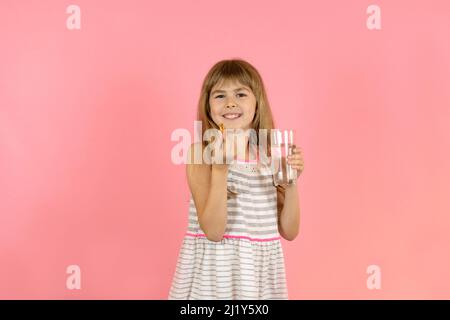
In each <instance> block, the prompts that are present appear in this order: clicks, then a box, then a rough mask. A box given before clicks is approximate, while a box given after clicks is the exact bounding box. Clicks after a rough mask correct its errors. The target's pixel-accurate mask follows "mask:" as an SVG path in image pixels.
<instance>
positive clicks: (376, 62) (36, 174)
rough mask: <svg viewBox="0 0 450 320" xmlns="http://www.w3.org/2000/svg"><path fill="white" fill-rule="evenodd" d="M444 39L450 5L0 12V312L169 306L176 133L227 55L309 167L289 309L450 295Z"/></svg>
mask: <svg viewBox="0 0 450 320" xmlns="http://www.w3.org/2000/svg"><path fill="white" fill-rule="evenodd" d="M70 4H77V5H79V6H80V8H81V30H73V31H71V30H68V29H67V28H66V18H67V17H68V16H69V15H68V14H66V7H67V6H68V5H70ZM371 4H377V5H379V6H380V7H381V23H382V29H381V30H378V31H377V30H373V31H371V30H368V29H367V27H366V19H367V17H368V15H367V13H366V8H367V7H368V6H369V5H371ZM449 31H450V3H449V2H448V1H445V0H442V1H425V0H424V1H376V2H372V1H360V0H358V1H356V0H354V1H314V2H313V1H296V0H295V1H294V0H292V1H277V2H273V1H260V0H251V1H237V0H231V1H226V2H219V1H205V0H197V1H158V2H156V1H132V0H127V1H75V2H69V1H15V0H7V1H5V0H3V1H1V3H0V43H1V48H2V49H1V50H0V298H3V299H10V298H25V299H29V298H36V299H44V298H55V299H79V298H85V299H93V298H101V299H109V298H114V299H116V298H117V299H122V298H123V299H131V298H135V299H166V298H167V295H168V290H169V287H170V282H171V279H172V276H173V272H174V270H175V264H176V259H177V255H178V250H179V248H180V245H181V241H182V238H183V235H184V232H185V228H186V227H187V217H188V202H187V201H188V196H189V194H188V187H187V184H186V180H185V171H184V170H185V168H184V166H177V165H174V164H172V163H171V159H170V152H171V149H172V147H173V146H174V145H175V142H172V141H171V140H170V135H171V133H172V131H173V130H175V129H177V128H187V129H189V130H190V131H191V132H192V131H193V120H194V117H195V113H196V106H197V99H198V96H199V93H200V86H201V82H202V80H203V77H204V76H205V74H206V72H207V71H208V70H209V68H210V67H211V66H212V65H213V64H214V63H215V62H217V61H218V60H221V59H225V58H232V57H240V58H243V59H246V60H248V61H249V62H250V63H252V64H254V65H255V67H256V68H257V69H258V70H259V71H260V73H261V75H262V77H263V79H264V81H265V84H266V87H267V91H268V95H269V99H270V102H271V104H272V108H273V112H274V115H275V119H276V121H277V123H278V126H279V127H281V128H293V129H295V130H296V131H297V136H296V140H297V143H298V145H300V147H301V148H302V149H303V152H304V160H305V170H304V172H303V174H302V176H301V177H300V179H299V187H298V190H299V194H300V202H301V203H300V207H301V229H300V235H299V236H298V238H297V239H296V240H295V241H293V242H288V241H284V240H283V247H284V250H285V255H286V266H287V278H288V288H289V297H290V299H313V298H314V299H315V298H324V299H330V298H336V299H348V298H355V299H394V298H408V299H409V298H411V299H418V298H425V299H431V298H438V299H442V298H447V299H448V298H450V255H449V244H450V215H449V213H450V197H449V195H450V194H449V193H450V192H449V191H450V161H449V156H450V129H449V128H448V126H449V123H450V90H449V88H450V42H449V41H448V35H449ZM71 264H76V265H79V266H80V268H81V276H82V278H81V281H82V282H81V283H82V288H81V290H68V289H67V288H66V278H67V277H68V275H67V274H66V268H67V266H69V265H71ZM372 264H375V265H378V266H379V267H380V268H381V273H382V278H381V279H382V280H381V283H382V288H381V290H369V289H368V288H367V286H366V279H367V277H368V274H367V273H366V268H367V267H368V266H369V265H372Z"/></svg>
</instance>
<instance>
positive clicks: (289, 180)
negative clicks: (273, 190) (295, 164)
mask: <svg viewBox="0 0 450 320" xmlns="http://www.w3.org/2000/svg"><path fill="white" fill-rule="evenodd" d="M270 137H271V143H270V153H271V169H272V174H273V182H274V185H275V186H278V185H281V186H286V185H290V184H296V181H297V170H295V169H294V168H292V166H291V165H290V164H288V163H287V156H290V155H292V154H293V149H294V147H295V145H294V130H280V129H272V130H271V131H270Z"/></svg>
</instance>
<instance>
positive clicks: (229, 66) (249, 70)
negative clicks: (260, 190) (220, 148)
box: [197, 59, 275, 152]
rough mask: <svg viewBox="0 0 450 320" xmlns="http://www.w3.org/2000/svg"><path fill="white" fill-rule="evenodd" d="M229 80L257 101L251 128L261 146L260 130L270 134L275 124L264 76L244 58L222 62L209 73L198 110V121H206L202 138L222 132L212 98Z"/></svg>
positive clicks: (203, 125) (204, 81) (203, 86)
mask: <svg viewBox="0 0 450 320" xmlns="http://www.w3.org/2000/svg"><path fill="white" fill-rule="evenodd" d="M227 80H231V81H236V82H239V83H240V84H242V85H245V86H247V87H249V88H250V89H251V90H252V92H253V94H254V96H255V98H256V109H255V116H254V118H253V121H252V125H251V128H252V129H254V130H255V131H256V135H257V139H258V140H257V143H259V134H258V133H259V129H268V131H270V129H273V128H274V125H275V124H274V120H273V117H272V111H271V109H270V104H269V100H268V99H267V94H266V90H265V88H264V83H263V80H262V78H261V75H260V74H259V72H258V70H256V68H255V67H253V66H252V65H251V64H250V63H248V62H247V61H245V60H242V59H230V60H222V61H219V62H217V63H216V64H215V65H213V66H212V68H211V69H210V70H209V72H208V73H207V74H206V77H205V79H204V80H203V85H202V89H201V92H200V99H199V102H198V111H197V120H198V121H201V122H202V137H203V134H204V133H205V131H206V130H208V129H211V128H215V129H219V126H218V125H217V124H216V123H215V122H214V120H213V119H212V117H211V106H210V105H209V98H210V94H211V90H212V88H213V87H214V86H215V85H216V84H219V85H220V84H222V83H223V82H225V81H227ZM206 143H207V142H206V141H204V142H203V144H204V145H205V144H206ZM268 145H270V135H269V136H268ZM269 152H270V150H269Z"/></svg>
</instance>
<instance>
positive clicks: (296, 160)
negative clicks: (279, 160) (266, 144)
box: [288, 145, 303, 179]
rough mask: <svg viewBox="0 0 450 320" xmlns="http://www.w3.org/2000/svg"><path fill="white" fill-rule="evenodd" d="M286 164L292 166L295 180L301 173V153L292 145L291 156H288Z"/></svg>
mask: <svg viewBox="0 0 450 320" xmlns="http://www.w3.org/2000/svg"><path fill="white" fill-rule="evenodd" d="M288 164H290V165H292V168H293V169H296V170H297V179H298V177H300V175H301V174H302V172H303V155H302V151H301V150H300V149H299V148H297V146H295V145H294V148H293V150H292V155H291V156H288Z"/></svg>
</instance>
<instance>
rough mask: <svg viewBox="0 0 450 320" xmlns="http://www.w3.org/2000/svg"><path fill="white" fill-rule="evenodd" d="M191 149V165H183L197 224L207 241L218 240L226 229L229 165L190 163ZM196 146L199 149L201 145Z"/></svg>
mask: <svg viewBox="0 0 450 320" xmlns="http://www.w3.org/2000/svg"><path fill="white" fill-rule="evenodd" d="M200 144H201V143H200ZM193 146H194V145H192V146H191V149H190V150H189V154H190V155H191V162H190V163H188V164H187V165H186V174H187V179H188V184H189V188H190V191H191V193H192V197H193V199H194V203H195V207H196V209H197V217H198V222H199V225H200V228H201V229H202V230H203V232H204V233H205V235H206V237H207V238H208V240H210V241H221V240H222V238H223V235H224V234H225V229H226V226H227V175H228V166H227V165H214V164H213V165H208V164H193V163H194V161H193V153H194V152H193V150H194V149H193ZM198 147H199V148H200V150H202V149H201V145H200V146H198ZM202 152H203V150H202Z"/></svg>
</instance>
